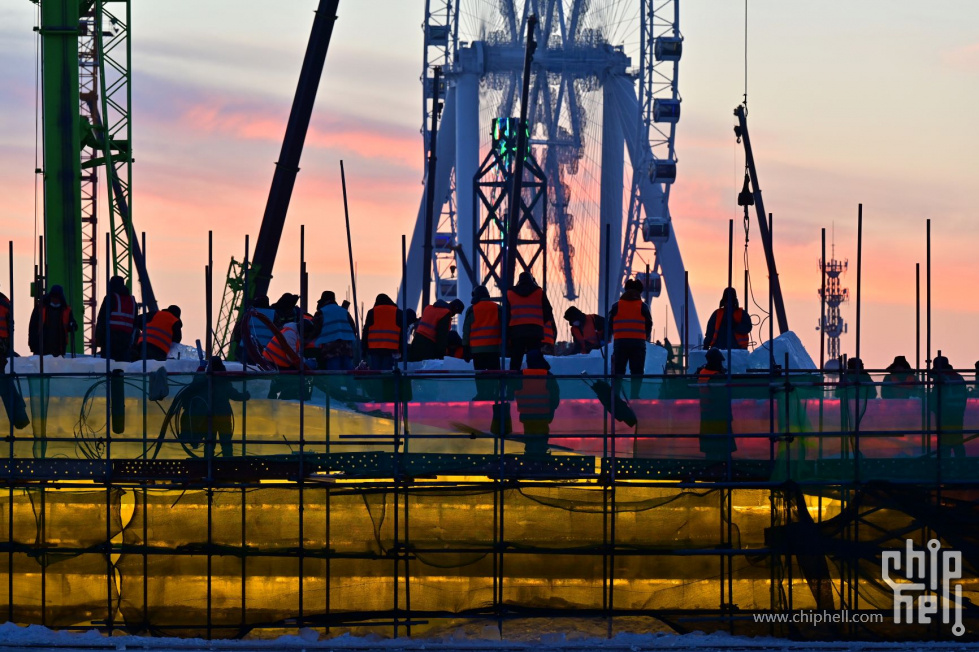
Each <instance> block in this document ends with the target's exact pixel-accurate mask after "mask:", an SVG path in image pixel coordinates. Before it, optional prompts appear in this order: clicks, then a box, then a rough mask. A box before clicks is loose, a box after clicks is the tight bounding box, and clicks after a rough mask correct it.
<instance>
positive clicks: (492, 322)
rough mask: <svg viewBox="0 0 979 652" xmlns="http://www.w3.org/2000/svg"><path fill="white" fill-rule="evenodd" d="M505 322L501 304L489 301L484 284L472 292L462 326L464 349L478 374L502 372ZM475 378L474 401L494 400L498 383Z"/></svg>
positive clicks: (487, 291)
mask: <svg viewBox="0 0 979 652" xmlns="http://www.w3.org/2000/svg"><path fill="white" fill-rule="evenodd" d="M502 324H503V319H502V309H501V308H500V304H498V303H496V302H495V301H493V300H491V299H490V295H489V290H487V289H486V286H485V285H477V286H476V287H474V288H473V291H472V305H470V306H469V309H468V310H466V317H465V319H464V320H463V324H462V348H463V351H464V352H465V356H466V359H467V360H472V363H473V369H475V370H476V371H499V370H500V345H501V344H502V343H503V326H502ZM478 376H479V374H477V378H476V396H474V397H473V400H474V401H488V400H492V399H493V398H494V397H495V396H496V393H497V392H494V387H496V383H495V382H494V381H492V380H486V379H481V378H479V377H478Z"/></svg>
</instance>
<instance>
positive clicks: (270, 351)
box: [262, 322, 303, 370]
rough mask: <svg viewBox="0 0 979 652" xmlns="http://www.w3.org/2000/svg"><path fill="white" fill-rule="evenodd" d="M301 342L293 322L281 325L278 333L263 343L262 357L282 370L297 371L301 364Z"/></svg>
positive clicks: (297, 329)
mask: <svg viewBox="0 0 979 652" xmlns="http://www.w3.org/2000/svg"><path fill="white" fill-rule="evenodd" d="M302 350H303V347H302V342H300V340H299V326H298V325H297V324H296V323H295V322H289V323H287V324H283V325H282V328H280V329H279V332H278V333H277V334H275V335H273V336H272V338H271V339H270V340H269V341H268V342H266V343H265V350H264V351H262V357H263V358H265V359H266V360H268V361H269V362H271V363H272V364H274V365H275V366H276V367H278V368H279V369H282V370H289V369H299V366H300V365H301V364H302Z"/></svg>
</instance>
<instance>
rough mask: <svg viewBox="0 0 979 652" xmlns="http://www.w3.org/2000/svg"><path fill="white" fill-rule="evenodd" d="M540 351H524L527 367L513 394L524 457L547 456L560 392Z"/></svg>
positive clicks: (522, 372)
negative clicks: (522, 441) (520, 425)
mask: <svg viewBox="0 0 979 652" xmlns="http://www.w3.org/2000/svg"><path fill="white" fill-rule="evenodd" d="M550 368H551V366H550V365H549V364H547V361H546V360H545V359H544V355H543V354H542V353H541V352H540V350H531V351H528V352H527V368H526V369H524V370H523V371H521V376H520V385H519V388H518V389H517V390H516V392H514V399H516V403H517V414H518V415H519V418H520V423H522V424H523V431H524V436H523V440H524V445H525V448H524V455H527V456H529V457H540V456H542V455H545V454H546V453H547V439H548V435H550V433H551V422H552V421H554V413H555V412H556V411H557V407H558V405H559V404H560V403H561V390H560V388H559V387H558V383H557V380H556V379H555V378H554V376H553V375H552V374H551V373H550Z"/></svg>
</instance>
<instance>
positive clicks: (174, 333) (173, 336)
mask: <svg viewBox="0 0 979 652" xmlns="http://www.w3.org/2000/svg"><path fill="white" fill-rule="evenodd" d="M182 339H183V322H182V321H180V306H167V307H166V308H164V309H163V310H157V311H156V312H151V313H149V314H148V315H147V316H146V330H145V331H144V332H143V333H142V334H141V335H140V337H139V339H138V340H137V341H136V347H137V349H138V350H140V351H142V347H143V340H146V358H147V359H148V360H160V361H163V360H166V359H167V356H168V355H169V354H170V348H171V347H172V346H173V345H174V344H180V340H182Z"/></svg>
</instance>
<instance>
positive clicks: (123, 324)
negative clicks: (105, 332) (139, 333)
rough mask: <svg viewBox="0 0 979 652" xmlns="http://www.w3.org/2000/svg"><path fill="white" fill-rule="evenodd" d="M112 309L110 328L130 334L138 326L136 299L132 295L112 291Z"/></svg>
mask: <svg viewBox="0 0 979 652" xmlns="http://www.w3.org/2000/svg"><path fill="white" fill-rule="evenodd" d="M111 300H112V310H111V311H110V312H109V330H111V331H112V332H114V333H124V334H126V335H129V334H130V333H132V332H133V328H134V327H135V326H136V301H135V300H133V298H132V297H128V296H127V297H124V296H122V295H121V294H116V293H115V292H113V293H112V297H111Z"/></svg>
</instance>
